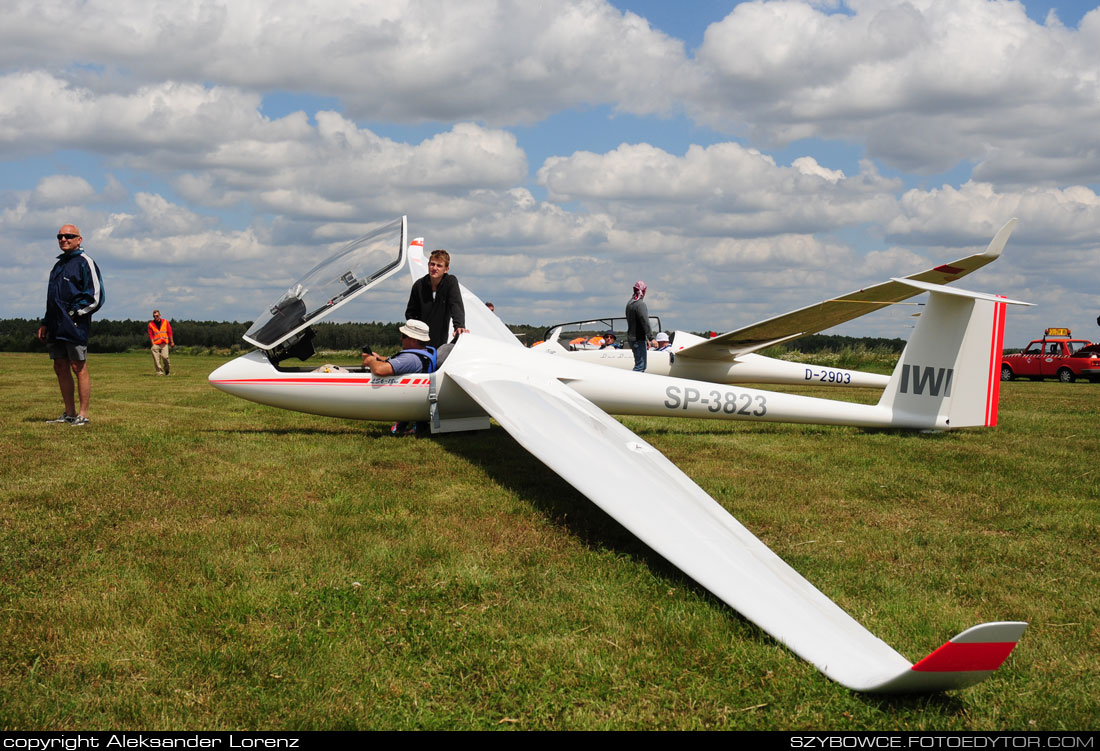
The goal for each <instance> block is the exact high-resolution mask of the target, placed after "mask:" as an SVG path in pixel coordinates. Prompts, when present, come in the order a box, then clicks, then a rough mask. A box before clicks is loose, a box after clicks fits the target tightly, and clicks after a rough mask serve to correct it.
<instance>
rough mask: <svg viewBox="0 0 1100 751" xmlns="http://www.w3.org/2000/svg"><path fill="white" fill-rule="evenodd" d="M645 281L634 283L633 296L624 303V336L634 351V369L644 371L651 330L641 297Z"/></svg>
mask: <svg viewBox="0 0 1100 751" xmlns="http://www.w3.org/2000/svg"><path fill="white" fill-rule="evenodd" d="M645 290H646V286H645V282H642V281H639V282H636V283H635V284H634V296H633V297H632V298H631V299H630V302H628V303H627V304H626V338H627V340H629V341H630V349H631V350H633V352H634V370H636V371H638V372H643V371H645V368H646V360H647V358H646V353H647V352H648V351H649V340H650V339H652V338H653V331H652V330H651V329H650V328H649V310H648V309H647V308H646V305H645V303H644V302H642V299H643V298H644V297H645Z"/></svg>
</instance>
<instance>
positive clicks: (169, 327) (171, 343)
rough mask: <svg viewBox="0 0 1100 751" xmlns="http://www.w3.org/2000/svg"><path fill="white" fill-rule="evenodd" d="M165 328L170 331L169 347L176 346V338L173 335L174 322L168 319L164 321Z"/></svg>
mask: <svg viewBox="0 0 1100 751" xmlns="http://www.w3.org/2000/svg"><path fill="white" fill-rule="evenodd" d="M164 328H165V329H167V331H168V346H169V347H175V346H176V340H175V338H174V337H173V336H172V322H171V321H167V320H166V321H165V322H164Z"/></svg>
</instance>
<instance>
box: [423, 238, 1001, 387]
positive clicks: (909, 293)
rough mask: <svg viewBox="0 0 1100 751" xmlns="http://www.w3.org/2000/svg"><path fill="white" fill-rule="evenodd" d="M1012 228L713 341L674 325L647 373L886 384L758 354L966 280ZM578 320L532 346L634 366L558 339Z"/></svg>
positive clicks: (628, 358) (629, 359) (611, 353)
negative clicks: (936, 261)
mask: <svg viewBox="0 0 1100 751" xmlns="http://www.w3.org/2000/svg"><path fill="white" fill-rule="evenodd" d="M1015 228H1016V220H1015V219H1012V220H1010V221H1009V222H1008V223H1007V224H1005V225H1004V226H1003V227H1001V229H1000V231H998V232H997V234H996V235H995V236H994V237H993V240H992V241H991V242H990V243H989V246H988V247H987V248H986V249H985V250H984V251H983V252H981V253H975V254H974V255H969V256H966V257H965V258H960V259H958V260H956V261H951V262H950V263H944V264H940V265H939V266H936V267H934V268H931V269H926V270H925V271H921V272H918V273H916V274H912V275H910V276H907V277H906V278H905V280H891V281H888V282H884V283H882V284H876V285H875V286H873V287H866V288H864V289H857V290H854V291H852V292H849V293H848V294H846V295H840V296H839V297H834V298H832V299H829V300H823V301H822V302H819V303H815V304H813V305H808V306H806V307H804V308H800V309H798V310H795V311H792V312H790V313H785V314H783V315H781V316H776V317H774V318H769V319H767V320H764V321H760V322H758V323H754V324H751V325H749V326H744V327H742V328H739V329H735V330H733V331H728V332H726V333H725V334H721V335H719V336H717V337H715V338H712V339H704V338H703V337H700V336H696V335H695V334H691V333H689V332H686V331H677V332H675V333H674V334H673V335H672V342H673V344H672V349H671V350H670V351H668V352H655V351H650V352H649V355H648V361H649V362H648V365H647V366H646V372H647V373H655V374H657V375H668V376H672V377H674V378H690V379H695V380H698V381H713V382H714V383H729V384H732V383H770V384H812V385H815V386H816V385H824V386H855V387H868V388H880V389H881V388H885V387H886V384H887V383H888V382H889V380H890V379H889V376H884V375H880V374H878V373H865V372H862V371H858V370H845V369H843V368H833V367H827V366H822V365H808V364H805V363H798V362H789V361H787V360H779V359H776V358H773V357H764V356H763V355H758V354H755V353H756V352H758V351H760V350H762V349H766V348H767V347H771V346H772V345H775V344H782V343H784V342H789V341H792V340H794V339H798V338H800V337H803V336H808V335H810V334H816V333H818V332H820V331H824V330H825V329H828V328H832V327H833V326H837V325H839V324H841V323H846V322H847V321H851V320H853V319H855V318H859V317H860V316H864V315H867V314H868V313H872V312H874V311H876V310H881V309H882V308H884V307H886V306H888V305H895V304H897V303H899V302H902V301H903V300H907V299H909V298H910V297H913V296H915V295H918V294H920V293H921V291H922V290H920V289H918V288H916V287H913V286H911V285H910V284H907V283H906V282H914V281H915V282H932V283H936V284H948V283H950V282H954V281H956V280H958V279H961V278H962V277H964V276H966V275H967V274H969V273H971V272H973V271H977V270H978V269H980V268H981V267H982V266H985V265H986V264H988V263H992V262H993V261H995V260H997V258H998V257H1000V255H1001V251H1003V250H1004V247H1005V244H1006V243H1007V242H1008V238H1009V236H1010V235H1011V234H1012V230H1013V229H1015ZM409 263H410V265H409V268H410V271H412V270H413V268H414V266H413V254H410V262H409ZM413 273H414V278H415V277H416V276H423V274H424V273H426V272H420V274H419V275H417V274H416V272H415V271H414V272H413ZM614 320H615V319H613V318H610V319H605V320H603V321H593V322H592V323H600V324H602V326H603V330H604V331H606V330H608V329H613V328H614V326H613V325H612V324H613V321H614ZM619 320H624V319H619ZM581 323H583V322H577V324H561V325H560V326H554V327H551V329H550V330H549V331H548V333H547V336H546V337H545V341H543V342H542V343H540V344H537V345H535V347H534V348H535V349H541V350H543V351H545V352H547V353H550V354H559V355H563V356H565V357H569V358H574V359H578V360H582V361H584V362H592V363H596V364H598V365H608V366H611V367H616V368H622V369H624V370H631V369H633V367H634V355H633V353H632V352H631V351H630V349H629V348H626V349H621V350H609V349H604V350H600V349H599V348H598V347H591V346H587V347H568V348H567V347H563V346H562V345H561V344H560V343H559V342H558V341H557V339H558V336H559V335H560V334H561V332H562V331H563V330H565V331H573V329H574V328H575V327H576V326H577V325H579V324H581ZM570 344H572V342H570Z"/></svg>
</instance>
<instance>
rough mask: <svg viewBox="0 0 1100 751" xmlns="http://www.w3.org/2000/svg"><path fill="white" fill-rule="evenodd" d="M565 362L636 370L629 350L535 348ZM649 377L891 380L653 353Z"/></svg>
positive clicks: (755, 360)
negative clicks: (572, 350)
mask: <svg viewBox="0 0 1100 751" xmlns="http://www.w3.org/2000/svg"><path fill="white" fill-rule="evenodd" d="M690 336H691V335H690V334H685V332H682V331H678V332H676V340H677V341H682V340H683V339H684V338H686V337H690ZM533 349H535V350H536V351H541V352H544V353H546V354H550V355H561V356H562V357H563V358H564V359H568V360H575V361H579V362H586V363H592V364H594V365H603V366H605V367H612V368H619V369H620V370H633V369H634V353H633V352H631V351H630V350H629V349H625V348H624V349H611V348H608V349H590V350H578V351H574V352H570V351H568V350H566V349H565V348H564V347H562V346H561V345H560V344H557V343H556V342H546V343H544V344H540V345H538V346H536V347H533ZM646 361H647V362H646V371H645V372H646V373H650V374H653V375H664V376H671V377H672V378H687V379H691V380H696V381H709V382H712V383H724V384H735V383H767V384H777V385H778V384H782V385H790V386H798V385H805V386H851V387H854V388H875V389H881V388H885V387H886V384H887V382H888V381H889V380H890V376H887V375H882V374H880V373H867V372H865V371H861V370H845V369H844V368H833V367H829V366H823V365H811V364H807V363H800V362H789V361H787V360H778V359H776V358H774V357H765V356H763V355H756V354H752V353H749V354H744V355H731V356H730V358H729V359H728V360H702V359H699V358H695V357H681V356H677V355H676V354H675V352H673V351H664V352H659V351H656V350H650V351H649V353H648V354H647V355H646Z"/></svg>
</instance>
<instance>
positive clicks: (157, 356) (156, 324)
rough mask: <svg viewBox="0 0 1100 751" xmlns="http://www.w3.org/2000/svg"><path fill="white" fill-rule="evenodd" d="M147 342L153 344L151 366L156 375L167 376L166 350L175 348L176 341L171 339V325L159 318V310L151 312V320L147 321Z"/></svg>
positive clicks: (167, 351) (167, 352)
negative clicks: (154, 369) (154, 367)
mask: <svg viewBox="0 0 1100 751" xmlns="http://www.w3.org/2000/svg"><path fill="white" fill-rule="evenodd" d="M149 341H150V342H152V344H153V365H154V366H156V369H157V375H165V376H166V375H168V372H169V363H168V354H169V349H168V348H169V347H175V346H176V340H175V339H173V338H172V324H170V323H168V320H167V319H165V318H161V317H160V311H159V310H154V311H153V320H151V321H149Z"/></svg>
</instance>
